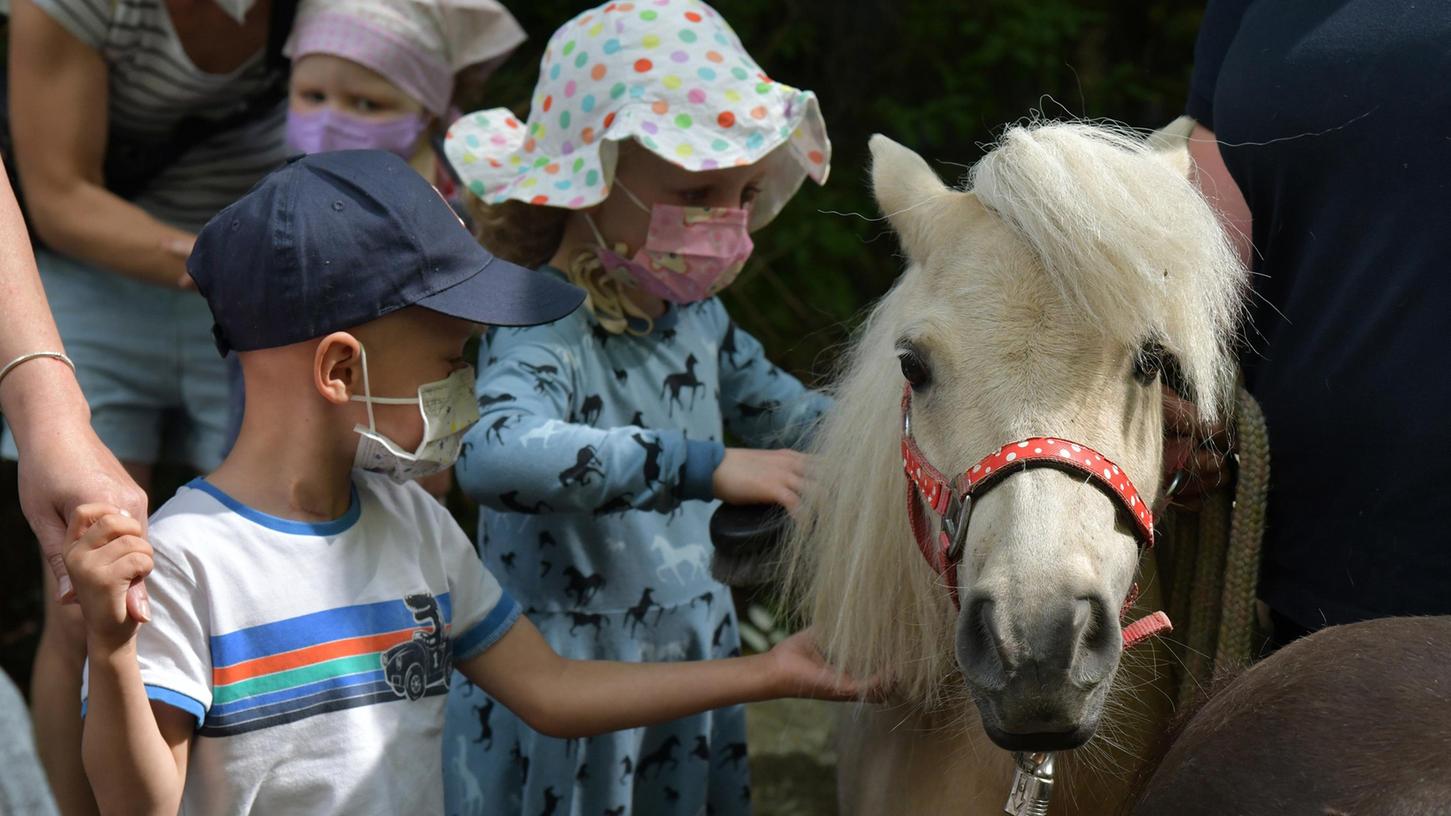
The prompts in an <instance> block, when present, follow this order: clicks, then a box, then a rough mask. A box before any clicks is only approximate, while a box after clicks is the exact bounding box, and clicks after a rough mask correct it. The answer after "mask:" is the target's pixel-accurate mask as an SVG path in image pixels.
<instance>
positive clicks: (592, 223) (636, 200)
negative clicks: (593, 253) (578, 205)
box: [584, 180, 654, 251]
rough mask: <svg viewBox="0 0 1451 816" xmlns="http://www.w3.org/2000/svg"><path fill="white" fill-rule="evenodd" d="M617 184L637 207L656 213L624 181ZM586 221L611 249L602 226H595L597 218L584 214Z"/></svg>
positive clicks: (599, 240)
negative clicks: (601, 232)
mask: <svg viewBox="0 0 1451 816" xmlns="http://www.w3.org/2000/svg"><path fill="white" fill-rule="evenodd" d="M615 186H616V187H619V188H620V189H621V190H623V191H624V193H625V197H626V198H629V199H630V201H631V202H633V203H634V205H635V206H636V207H639V208H640V209H641V210H644V211H645V212H647V213H650V214H652V215H653V214H654V213H653V211H652V210H651V209H650V208H649V207H647V206H645V202H643V201H641V200H640V198H639V196H636V195H635V194H634V193H633V192H632V191H631V190H630V188H629V187H626V186H625V185H624V184H623V183H622V182H620V181H618V180H617V181H616V182H615ZM584 222H585V223H586V224H588V225H589V231H590V232H593V233H594V235H595V241H596V242H598V243H599V245H600V246H601V247H604V248H605V249H610V245H609V243H608V242H606V241H605V236H603V235H601V234H600V228H599V227H597V226H595V220H594V218H592V217H591V216H590V214H589V213H585V214H584ZM611 251H613V250H611Z"/></svg>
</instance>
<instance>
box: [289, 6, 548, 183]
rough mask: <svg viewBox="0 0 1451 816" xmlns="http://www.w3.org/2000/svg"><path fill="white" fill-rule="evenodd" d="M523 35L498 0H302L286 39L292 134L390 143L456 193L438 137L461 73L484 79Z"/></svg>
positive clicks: (355, 143) (323, 144)
mask: <svg viewBox="0 0 1451 816" xmlns="http://www.w3.org/2000/svg"><path fill="white" fill-rule="evenodd" d="M523 41H524V31H523V29H521V28H520V27H519V24H518V23H517V22H515V20H514V18H513V17H512V16H511V15H510V14H509V12H508V10H506V9H505V8H504V7H503V6H502V5H500V4H499V3H497V2H495V0H303V3H302V4H301V6H300V7H299V9H298V14H297V21H296V23H295V24H294V25H293V29H292V35H291V37H290V38H289V39H288V42H287V46H286V48H285V49H284V53H286V54H287V56H288V57H290V58H291V59H292V77H291V88H290V92H291V98H290V100H289V107H288V114H287V141H288V144H289V145H290V146H291V147H292V148H293V149H295V150H298V151H300V152H303V153H318V152H321V151H325V150H345V149H354V148H374V149H378V150H387V151H390V152H392V153H396V154H397V155H399V156H401V157H403V158H405V159H407V160H409V162H410V163H411V164H412V165H413V167H414V168H415V169H416V170H418V171H419V172H420V173H421V174H422V175H423V177H424V178H426V179H429V180H430V181H432V182H433V183H434V186H436V187H438V188H439V190H440V192H442V193H443V194H444V196H445V197H446V198H451V197H452V195H453V180H452V178H451V177H450V176H449V175H448V174H447V173H446V172H444V170H443V167H442V166H441V164H442V163H441V162H438V161H437V158H438V157H437V155H436V153H435V151H434V145H433V142H434V141H435V140H436V139H437V138H438V137H440V136H441V135H442V133H443V131H444V130H445V129H446V128H447V127H448V125H449V123H450V122H452V120H453V118H454V116H456V113H455V114H453V115H451V113H450V112H451V111H452V110H453V108H452V101H453V96H454V89H455V83H456V81H457V80H458V79H459V76H460V73H461V72H464V73H465V75H466V76H467V78H468V79H469V80H470V81H482V79H483V78H484V77H486V76H488V74H489V73H491V72H492V71H493V70H494V69H495V68H497V67H498V66H499V64H500V63H502V62H503V61H504V59H506V58H507V57H508V55H509V54H510V52H512V51H513V50H514V49H515V48H517V47H518V46H519V44H520V43H521V42H523Z"/></svg>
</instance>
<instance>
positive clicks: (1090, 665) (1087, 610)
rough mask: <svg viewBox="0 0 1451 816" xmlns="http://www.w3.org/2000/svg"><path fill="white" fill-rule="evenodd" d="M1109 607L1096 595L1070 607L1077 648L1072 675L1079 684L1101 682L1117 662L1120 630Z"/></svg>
mask: <svg viewBox="0 0 1451 816" xmlns="http://www.w3.org/2000/svg"><path fill="white" fill-rule="evenodd" d="M1108 610H1109V606H1108V604H1106V603H1105V602H1104V600H1103V599H1102V598H1100V597H1098V596H1096V595H1094V596H1089V597H1087V598H1079V599H1078V600H1077V601H1075V602H1074V604H1073V633H1074V642H1075V644H1076V646H1077V648H1076V650H1075V652H1076V654H1075V656H1074V660H1073V666H1074V671H1073V673H1074V675H1075V676H1076V677H1077V679H1078V680H1079V681H1080V682H1098V681H1100V680H1102V679H1104V678H1105V677H1106V676H1107V675H1108V673H1109V672H1111V671H1112V670H1113V667H1114V665H1115V663H1116V661H1117V659H1118V653H1119V650H1120V648H1121V646H1120V639H1119V637H1120V636H1119V629H1118V626H1117V625H1116V624H1115V622H1114V620H1113V618H1111V617H1109V614H1108Z"/></svg>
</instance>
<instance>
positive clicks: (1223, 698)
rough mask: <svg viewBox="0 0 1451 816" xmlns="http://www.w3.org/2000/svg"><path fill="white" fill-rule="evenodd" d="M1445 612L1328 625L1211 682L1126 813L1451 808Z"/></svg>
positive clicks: (1376, 814)
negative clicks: (1223, 681) (1210, 690)
mask: <svg viewBox="0 0 1451 816" xmlns="http://www.w3.org/2000/svg"><path fill="white" fill-rule="evenodd" d="M1448 669H1451V617H1438V618H1383V619H1381V620H1375V621H1368V622H1365V623H1356V624H1351V625H1348V626H1332V627H1330V628H1328V629H1324V630H1322V631H1320V632H1318V633H1316V634H1314V635H1311V636H1310V637H1307V638H1304V639H1303V640H1299V641H1296V642H1294V643H1291V644H1290V645H1289V646H1286V647H1285V648H1284V649H1281V650H1280V651H1279V652H1276V653H1275V654H1274V655H1272V656H1271V657H1269V658H1266V659H1265V660H1263V661H1261V662H1260V663H1258V664H1256V665H1255V666H1254V667H1253V668H1251V669H1249V670H1248V671H1245V672H1244V673H1242V674H1240V675H1239V676H1238V677H1236V678H1234V679H1233V680H1231V681H1230V682H1229V683H1228V684H1227V685H1224V686H1223V687H1222V689H1221V690H1219V691H1218V692H1216V693H1215V694H1213V695H1211V697H1210V699H1209V701H1208V702H1207V703H1205V705H1204V706H1203V707H1202V708H1201V709H1200V710H1199V711H1198V712H1197V713H1196V714H1194V716H1193V717H1191V718H1190V719H1189V720H1188V721H1187V723H1186V724H1185V725H1184V727H1183V728H1182V729H1181V730H1180V732H1179V734H1178V737H1177V738H1176V739H1174V741H1173V744H1172V746H1171V747H1170V748H1169V750H1168V752H1167V753H1166V754H1164V757H1163V760H1162V761H1161V762H1160V763H1159V765H1158V768H1157V769H1156V770H1153V771H1151V774H1146V775H1147V776H1149V778H1148V781H1147V784H1146V785H1145V786H1144V788H1143V790H1142V791H1141V793H1140V795H1139V797H1138V802H1137V804H1136V805H1135V806H1134V807H1133V809H1132V810H1131V811H1130V812H1131V813H1133V814H1134V816H1237V814H1261V813H1263V814H1275V816H1297V815H1298V814H1304V816H1312V814H1313V816H1433V814H1448V813H1451V671H1448Z"/></svg>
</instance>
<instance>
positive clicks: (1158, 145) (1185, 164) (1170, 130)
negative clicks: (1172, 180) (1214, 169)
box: [1147, 116, 1194, 178]
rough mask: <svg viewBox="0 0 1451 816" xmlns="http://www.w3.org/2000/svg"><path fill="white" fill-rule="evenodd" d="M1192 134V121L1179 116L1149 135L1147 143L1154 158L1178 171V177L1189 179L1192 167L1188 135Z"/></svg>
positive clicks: (1186, 117)
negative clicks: (1151, 149)
mask: <svg viewBox="0 0 1451 816" xmlns="http://www.w3.org/2000/svg"><path fill="white" fill-rule="evenodd" d="M1193 132H1194V120H1193V119H1191V118H1190V117H1188V116H1180V117H1179V118H1178V119H1175V120H1174V121H1172V122H1170V123H1169V124H1167V125H1165V126H1164V127H1162V128H1159V129H1158V130H1156V131H1154V132H1153V133H1150V134H1149V138H1148V140H1147V141H1148V143H1149V147H1151V148H1153V151H1154V155H1155V156H1156V157H1158V158H1159V159H1160V160H1162V161H1163V162H1164V163H1165V164H1167V165H1169V166H1170V167H1172V168H1174V169H1175V170H1176V171H1178V173H1179V175H1181V176H1183V177H1185V178H1189V168H1190V167H1192V166H1193V162H1192V161H1191V160H1190V158H1189V134H1191V133H1193Z"/></svg>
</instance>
